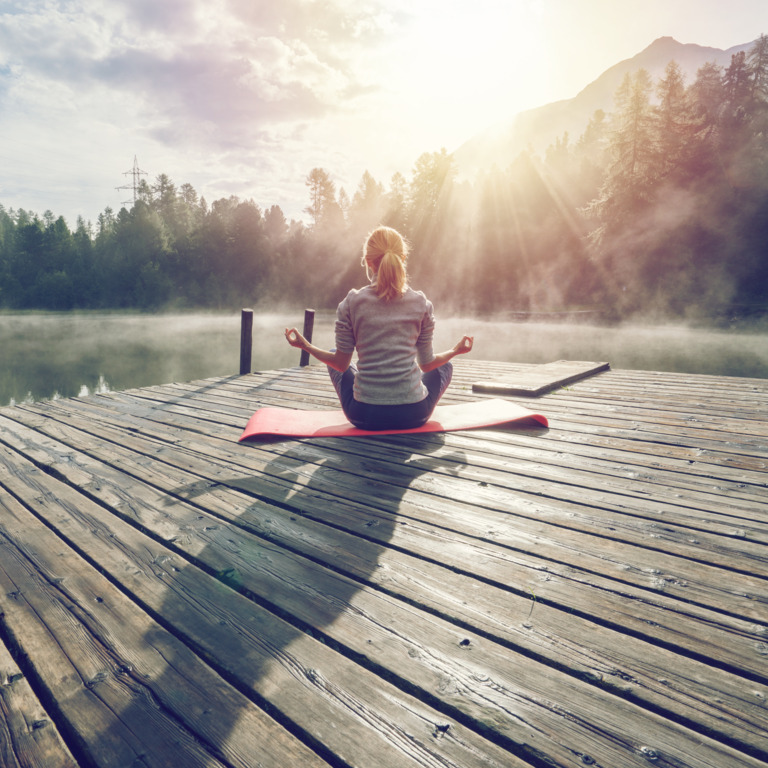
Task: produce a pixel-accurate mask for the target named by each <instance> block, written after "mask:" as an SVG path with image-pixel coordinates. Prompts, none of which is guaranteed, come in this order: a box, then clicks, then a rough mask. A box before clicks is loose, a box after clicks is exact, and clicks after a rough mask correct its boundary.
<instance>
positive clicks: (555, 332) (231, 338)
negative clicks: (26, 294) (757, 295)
mask: <svg viewBox="0 0 768 768" xmlns="http://www.w3.org/2000/svg"><path fill="white" fill-rule="evenodd" d="M302 322H303V310H299V311H296V312H295V313H288V312H286V313H268V312H263V313H256V314H255V316H254V328H253V337H254V339H253V365H252V368H253V370H267V369H271V368H286V367H290V366H295V365H298V361H299V353H298V351H297V350H295V349H292V348H291V347H289V346H288V345H287V344H286V342H285V340H284V338H283V329H284V328H285V327H286V326H287V325H296V326H297V327H299V328H301V324H302ZM464 333H468V334H472V335H474V336H475V348H474V352H473V357H475V358H476V359H478V360H499V361H507V362H522V363H545V362H550V361H553V360H565V359H569V360H593V361H607V362H609V363H610V364H611V366H612V367H613V368H629V369H640V370H656V371H676V372H682V373H696V374H715V375H727V376H746V377H757V378H768V327H766V326H764V325H763V326H762V327H752V328H749V329H742V330H739V331H733V330H719V329H706V328H690V327H685V326H673V325H638V324H635V325H622V326H616V327H609V326H600V325H587V324H581V323H543V322H509V321H492V320H478V319H471V318H447V317H442V318H438V327H437V331H436V335H435V347H436V350H437V351H440V350H442V349H444V348H448V347H450V346H452V345H453V344H454V343H455V341H457V340H458V339H459V338H460V337H461V335H462V334H464ZM314 337H315V341H316V343H317V344H318V345H320V346H325V347H329V346H332V344H333V314H332V313H318V315H317V317H316V320H315V334H314ZM239 363H240V313H239V312H238V313H227V314H173V315H168V314H163V315H143V314H131V313H21V314H14V313H0V405H8V404H13V403H20V402H24V401H28V402H29V401H34V400H48V399H53V398H57V397H74V396H82V395H86V394H89V393H93V392H99V391H109V390H123V389H130V388H133V387H144V386H150V385H153V384H167V383H170V382H178V381H193V380H196V379H202V378H208V377H211V376H229V375H234V374H237V373H238V370H239Z"/></svg>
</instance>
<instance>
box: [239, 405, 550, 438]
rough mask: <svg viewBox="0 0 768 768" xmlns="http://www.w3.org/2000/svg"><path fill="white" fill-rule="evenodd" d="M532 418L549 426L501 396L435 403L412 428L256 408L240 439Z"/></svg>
mask: <svg viewBox="0 0 768 768" xmlns="http://www.w3.org/2000/svg"><path fill="white" fill-rule="evenodd" d="M528 420H534V421H536V422H538V423H539V424H540V425H541V426H544V427H546V426H548V422H547V417H546V416H542V414H540V413H534V412H533V411H529V410H528V409H527V408H523V407H522V406H520V405H517V404H516V403H511V402H510V401H509V400H502V399H500V398H491V399H488V400H476V401H473V402H468V403H458V404H455V405H438V406H437V407H436V408H435V410H434V412H433V413H432V418H431V419H430V420H429V421H428V422H427V423H426V424H424V425H423V426H421V427H416V428H415V429H383V430H365V429H358V428H357V427H354V426H352V424H350V423H349V422H348V421H347V419H346V417H345V416H344V414H343V412H342V411H341V409H336V410H333V411H304V410H296V409H294V408H259V410H258V411H256V413H254V414H253V416H251V418H250V420H249V421H248V424H247V425H246V427H245V430H244V431H243V434H242V435H241V436H240V440H239V442H242V441H243V440H247V439H248V438H250V437H267V436H275V435H280V436H283V437H360V436H362V435H401V434H410V433H412V432H413V433H416V432H453V431H456V430H461V429H479V428H481V427H497V426H500V425H502V424H513V423H519V422H525V421H528Z"/></svg>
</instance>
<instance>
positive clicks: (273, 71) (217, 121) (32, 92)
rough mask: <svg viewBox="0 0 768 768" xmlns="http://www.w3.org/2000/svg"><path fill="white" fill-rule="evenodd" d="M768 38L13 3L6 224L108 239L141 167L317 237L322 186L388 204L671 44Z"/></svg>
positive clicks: (1, 45) (748, 10) (398, 1)
mask: <svg viewBox="0 0 768 768" xmlns="http://www.w3.org/2000/svg"><path fill="white" fill-rule="evenodd" d="M761 33H768V2H766V0H729V2H727V3H725V2H723V0H621V2H618V0H466V1H465V0H0V204H2V205H3V206H4V207H5V208H6V210H8V209H19V208H23V209H24V210H27V211H30V212H33V213H37V214H38V215H41V216H42V215H43V214H44V213H45V211H51V212H52V213H53V214H54V216H59V215H61V216H64V218H65V219H66V220H67V222H68V224H69V225H70V227H72V228H74V227H75V226H76V222H77V217H78V216H82V217H83V219H84V220H85V221H91V222H93V223H95V222H96V220H97V217H98V215H99V214H100V213H101V212H103V211H104V209H105V208H107V207H108V206H109V207H111V208H112V209H113V210H115V211H117V210H119V209H120V207H121V206H122V205H123V204H126V203H127V204H128V206H129V207H130V204H131V202H132V198H133V190H132V187H131V185H132V182H133V178H134V177H133V174H132V173H131V171H132V170H133V168H134V159H135V161H136V167H137V168H138V170H139V171H141V174H140V175H139V177H138V178H143V179H146V180H147V181H148V182H149V183H150V184H152V183H154V182H155V180H156V178H157V176H159V175H160V174H165V175H167V176H168V177H170V179H171V180H172V181H173V182H174V183H175V184H176V185H177V187H179V186H181V185H182V184H186V183H189V184H191V185H192V186H193V187H194V188H195V190H196V191H197V193H198V195H200V196H203V197H205V198H206V200H207V201H208V203H209V204H210V203H211V202H213V201H214V200H217V199H219V198H222V197H229V196H230V195H235V196H237V197H238V198H240V199H243V200H253V201H254V202H255V203H256V204H257V205H259V206H260V207H262V208H268V207H269V206H271V205H279V206H280V207H281V208H282V209H283V211H284V213H285V214H286V216H287V217H288V218H296V219H306V215H305V214H304V212H303V211H304V208H305V207H306V206H307V205H308V203H309V200H308V191H307V187H306V184H305V181H306V178H307V175H308V174H309V172H310V171H311V170H312V169H313V168H315V167H320V168H323V169H325V170H326V171H327V172H328V173H329V175H330V177H331V178H332V179H333V181H334V182H335V184H336V187H337V189H340V188H344V190H345V191H346V192H347V194H348V195H349V196H350V197H352V196H353V194H354V192H355V190H356V189H357V186H358V184H359V183H360V179H361V177H362V175H363V173H364V172H365V171H366V170H367V171H369V172H370V173H371V174H372V175H373V176H374V178H376V179H377V180H378V181H380V182H382V183H383V184H384V186H385V187H388V186H389V182H390V179H391V177H392V175H393V174H394V173H395V172H400V173H402V174H403V175H404V176H405V177H406V179H408V178H410V174H411V170H412V168H413V166H414V163H415V161H416V159H417V158H418V157H419V156H420V155H421V154H422V153H423V152H436V151H439V150H440V149H441V148H443V147H444V148H445V149H447V151H449V152H452V151H454V150H456V149H458V148H459V146H461V144H463V143H464V141H466V140H468V139H470V138H471V137H472V136H474V135H476V134H478V133H480V132H482V131H483V130H485V129H487V128H489V127H492V126H494V125H498V124H502V123H504V122H506V121H509V120H511V119H512V118H513V117H514V115H515V114H517V113H518V112H520V111H523V110H526V109H531V108H534V107H539V106H543V105H544V104H548V103H550V102H552V101H557V100H560V99H567V98H571V97H573V96H575V95H576V94H577V93H578V92H579V91H580V90H581V89H582V88H584V87H585V86H586V85H588V84H589V83H590V82H592V81H593V80H595V79H596V78H597V77H598V76H599V75H600V74H601V73H602V72H604V71H605V70H606V69H608V68H609V67H611V66H612V65H614V64H616V63H618V62H619V61H622V60H624V59H628V58H631V57H632V56H634V55H635V54H637V53H639V52H640V51H641V50H643V49H644V48H646V47H647V46H648V45H650V44H651V43H652V42H653V41H654V40H655V39H657V38H659V37H662V36H671V37H674V38H675V39H676V40H677V41H678V42H681V43H697V44H699V45H705V46H712V47H715V48H721V49H728V48H731V47H733V46H736V45H742V44H744V43H747V42H750V41H752V40H754V39H755V38H757V37H758V36H759V35H760V34H761ZM120 187H124V188H123V189H120Z"/></svg>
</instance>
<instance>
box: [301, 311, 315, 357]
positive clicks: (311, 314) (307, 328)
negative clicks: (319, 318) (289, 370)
mask: <svg viewBox="0 0 768 768" xmlns="http://www.w3.org/2000/svg"><path fill="white" fill-rule="evenodd" d="M314 328H315V310H314V309H305V310H304V332H303V333H302V336H304V338H305V339H306V340H307V341H309V342H310V343H311V341H312V331H313V330H314ZM299 365H300V366H302V367H303V366H305V365H309V352H307V351H305V350H303V349H302V350H301V358H300V359H299Z"/></svg>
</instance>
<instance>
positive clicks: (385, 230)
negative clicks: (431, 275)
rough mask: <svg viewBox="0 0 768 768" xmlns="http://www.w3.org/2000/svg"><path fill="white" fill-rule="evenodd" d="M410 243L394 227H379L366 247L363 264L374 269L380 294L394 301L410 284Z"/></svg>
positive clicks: (383, 297)
mask: <svg viewBox="0 0 768 768" xmlns="http://www.w3.org/2000/svg"><path fill="white" fill-rule="evenodd" d="M407 262H408V244H407V243H406V242H405V239H404V238H403V236H402V235H401V234H400V233H399V232H398V231H397V230H396V229H392V227H377V228H376V229H374V230H373V232H371V234H370V235H368V239H367V240H366V241H365V245H364V246H363V264H364V265H365V266H366V268H370V269H371V270H373V273H374V276H375V278H376V282H375V288H376V295H377V296H378V297H379V298H381V299H384V300H385V301H390V300H391V299H396V298H398V297H399V296H402V295H403V292H404V291H405V289H406V287H407V285H408V273H407V272H406V264H407Z"/></svg>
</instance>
